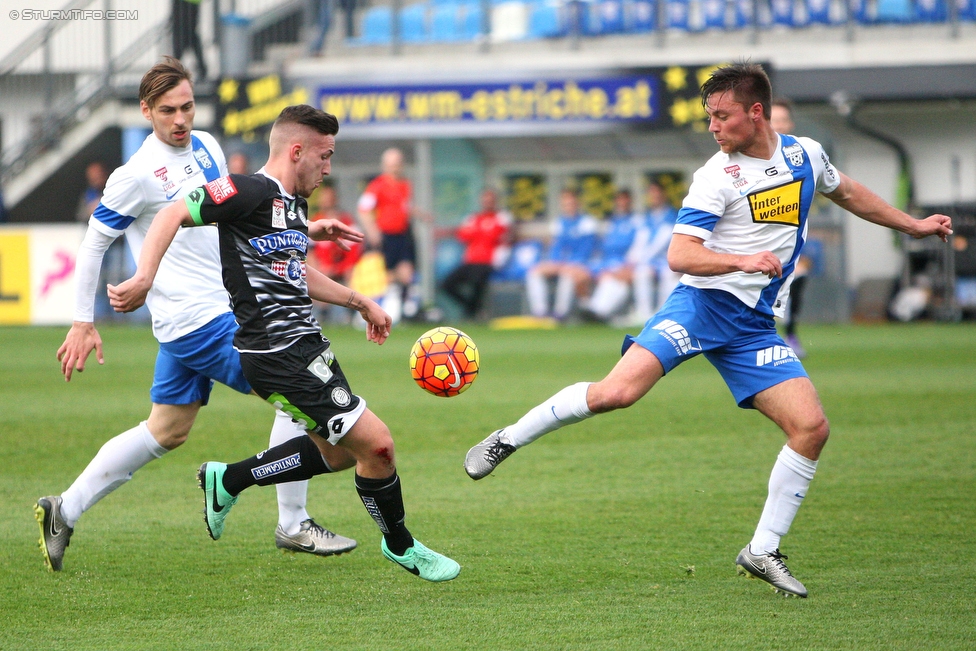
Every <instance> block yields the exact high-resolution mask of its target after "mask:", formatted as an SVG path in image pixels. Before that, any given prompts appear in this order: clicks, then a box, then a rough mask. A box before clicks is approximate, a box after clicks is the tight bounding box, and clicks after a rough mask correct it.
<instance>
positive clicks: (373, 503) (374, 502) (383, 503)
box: [356, 472, 413, 556]
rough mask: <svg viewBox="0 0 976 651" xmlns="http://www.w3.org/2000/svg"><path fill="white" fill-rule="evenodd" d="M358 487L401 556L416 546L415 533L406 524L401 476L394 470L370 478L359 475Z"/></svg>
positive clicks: (387, 539) (389, 543)
mask: <svg viewBox="0 0 976 651" xmlns="http://www.w3.org/2000/svg"><path fill="white" fill-rule="evenodd" d="M356 491H357V492H358V493H359V497H360V499H362V500H363V506H365V507H366V511H367V512H369V514H370V515H371V516H372V517H373V520H375V521H376V524H377V526H379V528H380V531H382V532H383V537H384V538H385V539H386V546H387V547H388V548H389V550H390V551H391V552H393V553H394V554H396V555H397V556H403V553H404V552H406V551H407V550H408V549H410V548H411V547H412V546H413V536H411V535H410V532H409V531H407V526H406V525H405V524H403V519H404V509H403V494H402V493H401V492H400V477H399V476H398V475H397V474H396V472H394V473H393V474H392V475H390V476H389V477H387V478H385V479H368V478H366V477H360V476H359V475H356Z"/></svg>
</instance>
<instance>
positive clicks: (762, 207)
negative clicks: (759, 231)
mask: <svg viewBox="0 0 976 651" xmlns="http://www.w3.org/2000/svg"><path fill="white" fill-rule="evenodd" d="M802 186H803V179H799V180H797V181H793V182H792V183H787V184H786V185H778V186H776V187H775V188H770V189H768V190H763V191H761V192H755V193H753V194H750V195H749V210H750V211H751V212H752V221H753V222H755V223H757V224H784V225H786V226H797V227H799V225H800V188H801V187H802Z"/></svg>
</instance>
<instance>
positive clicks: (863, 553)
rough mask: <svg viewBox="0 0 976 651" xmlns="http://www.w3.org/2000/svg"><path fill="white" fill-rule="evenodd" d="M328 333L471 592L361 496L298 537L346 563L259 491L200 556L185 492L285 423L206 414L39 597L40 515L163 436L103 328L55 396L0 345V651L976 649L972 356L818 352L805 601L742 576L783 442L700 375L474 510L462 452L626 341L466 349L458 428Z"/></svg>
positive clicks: (592, 331)
mask: <svg viewBox="0 0 976 651" xmlns="http://www.w3.org/2000/svg"><path fill="white" fill-rule="evenodd" d="M424 329H425V328H421V327H417V328H412V327H401V328H398V329H397V330H396V332H395V334H394V338H392V339H391V340H390V341H389V342H387V344H385V345H384V346H383V347H381V348H377V347H375V346H374V345H371V344H366V343H365V342H364V341H363V339H364V336H363V334H362V333H360V332H356V331H352V330H339V331H335V332H332V333H330V334H331V335H332V339H333V342H334V349H335V351H336V353H337V356H338V358H339V360H340V361H341V363H342V365H343V369H344V370H345V372H346V374H347V375H348V377H349V379H350V382H351V384H352V386H353V389H354V390H355V391H357V392H358V393H361V394H362V395H364V396H365V397H366V398H367V400H368V402H369V405H370V407H371V408H372V409H373V410H374V411H375V412H376V413H377V414H379V415H380V417H381V418H383V419H384V420H385V421H386V422H387V423H388V424H389V425H390V426H391V428H392V430H393V432H394V438H395V440H396V441H397V456H398V461H399V464H398V465H399V467H400V473H401V476H402V478H403V489H404V496H405V500H406V505H407V524H408V526H409V527H410V528H411V530H412V531H413V533H414V534H415V535H416V536H417V537H418V539H420V540H422V541H423V542H424V543H426V544H427V545H428V546H430V547H431V548H433V549H436V550H438V551H441V552H444V553H446V554H448V555H450V556H452V557H453V558H455V559H456V560H458V561H459V562H460V563H461V565H462V566H463V569H462V572H461V575H460V577H459V578H458V579H456V580H454V581H452V582H450V583H447V584H441V585H434V584H430V583H427V582H424V581H421V580H418V579H416V578H415V577H413V576H411V575H410V574H408V573H407V572H404V571H403V570H401V569H399V568H397V567H396V566H394V565H393V564H392V563H390V562H388V561H386V560H385V559H383V557H382V556H381V554H380V551H379V540H380V535H379V533H378V532H377V530H376V527H375V525H374V524H373V522H372V520H371V519H370V518H369V517H368V515H367V514H366V512H365V510H364V509H363V507H362V505H361V503H360V502H359V500H358V498H357V496H356V493H355V490H354V488H353V481H352V474H351V473H349V472H346V473H345V474H343V475H334V476H324V477H318V478H316V479H314V480H312V484H311V489H310V499H309V505H310V506H309V510H310V512H311V513H312V514H313V515H314V516H315V517H316V518H317V519H318V521H319V522H320V523H322V524H324V525H325V526H327V527H330V528H332V529H334V530H336V531H337V532H339V533H342V534H344V535H347V536H351V537H355V538H356V539H358V540H359V543H360V546H359V548H358V549H357V550H356V551H355V552H353V553H352V554H347V555H343V556H341V557H334V558H316V557H312V556H309V555H283V554H282V553H281V552H280V551H278V550H276V549H275V547H274V536H273V532H274V526H275V521H276V504H275V497H274V491H273V489H271V488H253V489H251V490H249V491H248V492H247V493H246V494H244V495H243V497H242V499H241V501H240V503H239V504H238V505H237V506H236V507H235V509H234V513H233V514H232V515H231V516H230V517H229V518H228V524H227V530H226V531H225V535H224V537H223V538H222V539H221V540H220V541H219V542H213V541H211V540H209V538H208V537H207V534H206V529H205V526H204V523H203V522H202V516H201V515H200V511H201V508H202V504H201V491H200V490H199V489H198V488H196V486H195V481H194V474H195V471H196V469H197V467H198V466H199V464H200V463H201V462H203V461H206V460H210V459H216V460H221V461H236V460H239V459H241V458H244V457H246V456H249V455H251V454H253V453H255V452H257V451H259V450H261V449H263V448H264V447H265V445H266V443H267V434H268V431H269V428H270V425H271V421H272V412H271V409H270V408H269V407H267V406H266V405H263V404H262V403H261V401H260V400H258V399H256V398H253V397H245V396H240V395H238V394H235V393H233V392H232V391H230V390H228V389H226V388H224V387H218V388H217V389H215V392H214V395H213V397H212V400H211V405H210V406H208V407H206V408H205V409H204V410H202V412H201V415H200V417H199V418H198V421H197V424H196V427H195V428H194V430H193V433H192V434H191V436H190V439H189V441H188V442H187V443H186V444H185V445H184V446H183V447H182V448H180V449H179V450H177V451H176V452H173V453H171V454H169V455H167V456H165V457H163V458H162V459H161V460H159V461H156V462H153V463H151V464H149V465H148V466H147V467H145V468H143V469H142V470H141V471H139V472H138V473H137V474H136V476H135V478H134V479H133V481H131V482H130V483H129V484H128V485H126V486H124V487H122V488H121V489H120V490H118V491H116V492H115V493H113V494H111V495H110V496H108V497H107V498H106V499H104V500H103V501H102V502H101V503H100V504H98V505H97V506H96V507H95V508H93V509H92V510H91V511H89V512H88V513H87V514H86V515H85V516H84V517H83V518H82V520H81V521H80V522H79V524H78V527H77V529H76V531H75V536H74V539H73V540H72V543H71V547H70V548H69V549H68V551H67V553H66V555H65V562H64V567H65V569H64V571H63V572H61V573H59V574H49V573H48V572H46V571H45V569H44V567H43V563H42V560H41V555H40V553H39V552H38V550H37V547H36V541H37V538H38V528H37V525H36V523H35V521H34V519H33V517H32V516H33V514H32V506H33V503H34V501H35V500H36V499H37V498H38V497H40V496H42V495H47V494H56V493H59V492H60V491H63V490H64V489H65V488H67V486H68V484H69V483H70V482H71V481H72V480H73V479H74V478H75V476H76V475H77V474H78V473H79V472H80V471H81V470H82V468H83V467H84V466H85V464H86V463H87V462H88V460H89V459H90V458H91V457H92V456H93V455H94V454H95V453H96V452H97V451H98V448H99V447H100V445H101V444H102V443H103V442H104V441H105V440H107V439H108V438H110V437H111V436H113V435H115V434H117V433H119V432H121V431H123V430H125V429H128V428H129V427H132V426H133V425H135V424H136V423H137V422H138V421H139V420H141V419H143V418H145V417H146V415H147V414H148V411H149V402H148V386H149V382H150V378H151V368H152V362H153V359H154V355H155V344H154V341H153V339H152V336H151V334H150V333H149V332H148V330H145V329H138V328H137V329H127V328H111V327H103V328H102V335H103V339H104V340H105V344H106V357H107V361H106V364H105V366H104V367H99V366H97V364H95V363H94V361H93V360H90V365H89V368H88V370H86V371H85V372H84V373H83V374H81V375H76V376H75V378H74V379H73V380H72V382H71V383H70V384H67V385H66V384H65V383H64V381H63V380H62V379H61V378H60V376H59V373H58V365H57V362H56V361H55V359H54V353H55V350H56V349H57V347H58V345H59V344H60V342H61V340H62V338H63V335H64V329H63V328H50V329H48V328H4V329H0V350H2V351H3V354H2V356H0V387H2V389H0V432H2V440H3V447H2V450H3V452H2V454H3V464H2V465H3V471H2V472H0V559H2V567H3V569H2V571H0V621H2V635H0V649H5V650H8V649H9V650H13V649H40V648H45V649H72V650H79V649H106V650H107V649H140V650H147V649H167V650H168V649H234V650H243V649H265V648H308V649H326V648H335V649H378V648H395V649H533V650H534V651H540V650H543V649H584V648H585V649H649V648H668V649H683V648H687V649H703V648H714V649H771V648H791V649H918V648H939V649H953V648H959V649H962V648H972V645H973V640H976V605H974V601H976V599H974V598H976V588H974V587H973V586H974V585H976V546H974V543H973V540H972V536H973V531H974V530H976V514H974V510H973V506H972V505H973V503H974V498H976V482H974V477H976V450H974V432H976V407H974V396H976V328H974V327H973V326H972V325H966V324H963V325H930V324H922V325H911V326H871V327H853V326H816V327H815V326H806V327H804V329H803V334H804V344H805V345H806V346H807V349H808V351H809V353H810V357H809V359H808V360H807V361H806V366H807V369H808V370H809V372H810V374H811V377H812V378H813V380H814V382H815V384H816V385H817V386H818V389H819V391H820V394H821V398H822V400H823V403H824V405H825V407H826V411H827V414H828V416H829V417H830V419H831V423H832V436H831V441H830V443H829V444H828V446H827V449H826V452H825V455H824V458H823V462H822V464H821V466H820V469H819V472H818V474H817V478H816V480H815V481H814V483H813V485H812V487H811V490H810V494H809V497H808V498H807V500H806V504H805V505H804V507H803V508H802V509H801V510H800V514H799V516H798V518H797V520H796V522H795V523H794V527H793V532H792V533H791V534H790V535H789V536H788V537H787V538H786V539H785V540H784V545H783V550H784V551H785V552H786V553H788V554H790V555H791V559H790V561H789V566H790V568H791V569H792V570H793V571H794V573H795V574H796V575H797V577H798V578H800V580H802V581H803V582H804V583H805V584H806V585H807V587H808V589H809V590H810V595H811V596H810V598H809V599H807V600H802V601H801V600H795V599H793V600H785V599H783V598H781V597H778V596H776V595H774V594H773V593H772V592H771V591H770V590H769V589H768V588H767V587H766V585H765V584H762V583H759V582H757V581H746V580H745V579H743V578H741V577H738V576H736V574H735V570H734V560H735V556H736V554H737V553H738V551H739V549H740V548H741V547H742V546H743V545H744V544H745V543H746V542H748V540H749V538H750V537H751V535H752V531H753V528H754V526H755V523H756V521H757V520H758V518H759V513H760V511H761V509H762V504H763V501H764V499H765V493H766V482H767V480H768V476H769V470H770V468H771V467H772V464H773V461H774V459H775V457H776V454H777V452H778V450H779V448H780V447H781V446H782V444H783V439H782V436H781V434H780V433H779V431H778V430H777V429H776V428H775V427H774V426H773V425H772V424H770V423H768V422H767V421H765V420H764V419H763V418H762V417H761V416H759V415H758V414H757V413H755V412H751V411H743V410H740V409H738V408H736V407H735V406H734V404H733V401H732V399H731V397H730V395H729V394H728V392H727V390H726V389H725V387H724V385H723V384H722V382H721V380H720V378H719V377H718V374H717V373H716V372H715V371H714V370H713V369H712V368H711V367H710V366H709V365H708V363H707V362H705V361H704V360H702V359H698V360H695V361H693V362H690V363H688V364H685V365H684V366H682V367H681V368H679V369H678V370H677V371H675V372H674V373H673V374H672V375H671V376H669V377H668V378H666V379H665V380H664V381H663V382H662V383H661V384H660V385H658V387H657V388H656V389H654V390H653V391H652V392H651V394H650V395H649V396H647V397H645V398H644V399H643V400H642V401H641V402H640V403H638V404H637V405H635V406H634V407H633V408H631V409H628V410H624V411H620V412H616V413H613V414H608V415H604V416H600V417H597V418H595V419H591V420H589V421H587V422H585V423H582V424H579V425H576V426H573V427H571V428H567V429H564V430H561V431H560V432H557V433H553V434H550V435H549V436H547V437H545V438H544V439H542V440H540V441H539V442H537V443H535V444H534V445H532V446H530V447H529V448H526V449H524V450H521V451H519V452H518V453H516V454H515V455H514V456H513V457H512V458H511V459H509V460H508V461H506V462H505V463H504V464H503V465H502V466H501V467H500V468H499V470H498V471H497V472H496V473H495V474H494V475H492V476H489V477H487V478H485V479H483V480H481V481H480V482H477V483H476V482H472V481H471V480H470V479H468V478H467V476H466V475H465V474H464V471H463V470H462V460H463V458H464V454H465V452H466V451H467V449H468V448H469V447H470V446H471V445H473V444H474V443H476V442H478V441H479V440H481V439H482V438H483V437H484V436H485V435H486V434H487V433H489V432H490V431H492V430H493V429H496V428H498V427H500V426H502V425H505V424H507V423H509V422H511V421H513V420H514V419H517V418H518V417H519V416H521V415H522V414H523V413H524V412H525V411H526V410H527V409H529V408H530V407H532V406H533V405H535V404H537V403H538V402H540V401H541V400H543V399H545V398H546V397H548V396H549V395H551V394H552V393H554V392H555V391H557V390H558V389H560V388H562V387H563V386H564V385H566V384H568V383H571V382H576V381H579V380H583V379H590V380H595V379H599V378H600V377H602V376H603V375H604V374H605V372H606V371H607V370H608V369H609V368H610V367H611V365H612V364H613V363H614V362H615V361H616V359H617V351H618V350H619V344H620V340H621V335H622V332H620V331H614V330H610V329H602V328H584V327H580V328H568V329H561V330H558V331H536V332H496V331H489V330H487V329H484V328H479V327H477V326H468V325H465V326H464V329H465V331H466V332H468V333H469V334H470V335H471V336H472V337H473V338H474V340H475V342H476V343H477V344H478V346H479V348H480V350H481V354H482V362H483V370H482V372H481V374H480V376H479V378H478V380H477V382H476V383H475V384H474V386H473V387H472V388H471V389H470V390H469V391H468V392H466V393H465V394H463V395H461V396H459V397H457V398H452V399H449V400H445V399H442V398H437V397H434V396H430V395H427V394H426V393H424V392H423V391H421V390H420V389H419V388H417V387H416V386H415V385H414V384H413V381H412V380H411V378H410V373H409V372H408V370H407V355H408V351H409V350H410V346H411V345H412V344H413V341H414V339H415V338H416V337H417V336H419V334H420V333H421V332H422V331H423V330H424Z"/></svg>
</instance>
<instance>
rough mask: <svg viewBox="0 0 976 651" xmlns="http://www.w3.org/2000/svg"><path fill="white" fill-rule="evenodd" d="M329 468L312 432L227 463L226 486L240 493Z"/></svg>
mask: <svg viewBox="0 0 976 651" xmlns="http://www.w3.org/2000/svg"><path fill="white" fill-rule="evenodd" d="M326 472H332V470H331V469H330V468H329V466H327V465H326V463H325V459H323V458H322V453H321V452H320V451H319V448H318V446H317V445H315V441H313V440H312V439H311V437H309V436H296V437H295V438H293V439H291V440H289V441H285V442H284V443H282V444H281V445H276V446H274V447H273V448H271V449H269V450H265V451H264V452H262V453H261V454H259V455H256V456H253V457H251V458H250V459H245V460H244V461H238V462H237V463H231V464H228V465H227V470H226V471H225V472H224V490H225V491H227V492H228V493H230V494H231V495H237V494H238V493H240V492H241V491H242V490H244V489H245V488H249V487H251V486H254V485H255V484H257V485H258V486H270V485H271V484H283V483H285V482H289V481H301V480H303V479H311V478H312V477H314V476H315V475H321V474H323V473H326Z"/></svg>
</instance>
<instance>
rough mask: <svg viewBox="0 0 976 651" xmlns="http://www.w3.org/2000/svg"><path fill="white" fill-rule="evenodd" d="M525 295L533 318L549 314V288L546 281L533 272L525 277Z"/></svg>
mask: <svg viewBox="0 0 976 651" xmlns="http://www.w3.org/2000/svg"><path fill="white" fill-rule="evenodd" d="M525 293H526V296H527V297H528V299H529V312H531V313H532V316H538V317H543V316H545V315H546V313H547V312H549V287H548V283H547V281H546V279H545V278H544V277H543V276H542V275H541V274H537V273H532V272H531V271H530V272H529V273H528V275H527V276H526V277H525Z"/></svg>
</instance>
